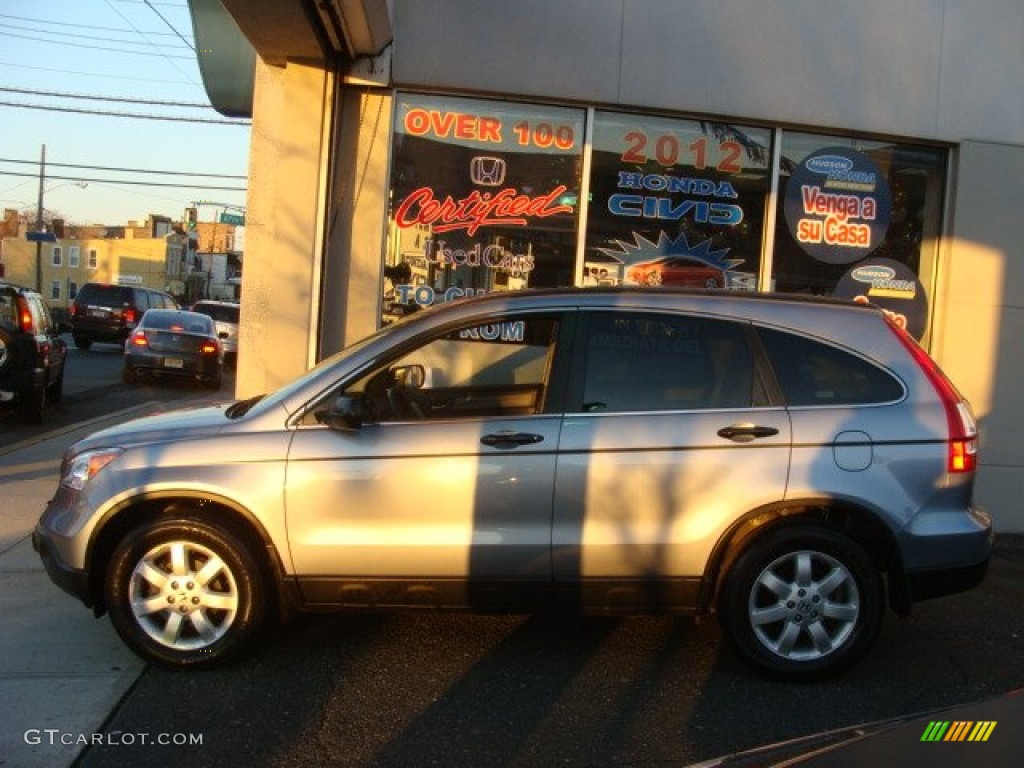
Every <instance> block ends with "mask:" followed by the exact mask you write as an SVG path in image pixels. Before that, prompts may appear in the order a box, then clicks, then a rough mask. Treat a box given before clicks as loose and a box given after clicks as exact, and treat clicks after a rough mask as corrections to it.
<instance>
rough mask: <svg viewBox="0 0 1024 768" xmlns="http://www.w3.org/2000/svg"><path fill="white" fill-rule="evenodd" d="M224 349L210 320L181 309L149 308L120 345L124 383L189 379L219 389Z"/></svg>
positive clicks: (204, 316) (196, 313)
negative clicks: (160, 378) (166, 377)
mask: <svg viewBox="0 0 1024 768" xmlns="http://www.w3.org/2000/svg"><path fill="white" fill-rule="evenodd" d="M223 366H224V350H223V348H222V346H221V343H220V340H219V339H218V338H217V328H216V326H215V325H214V324H213V320H212V319H211V318H210V317H208V316H207V315H203V314H200V313H198V312H189V311H188V310H184V309H151V310H149V311H147V312H146V314H144V315H143V316H142V320H141V321H140V322H139V324H138V326H137V327H136V328H135V331H134V332H133V333H132V335H131V336H130V337H129V338H128V341H126V342H125V345H124V380H125V381H126V382H127V383H129V384H135V383H136V382H138V381H139V380H140V379H141V378H143V377H145V376H161V377H165V376H170V377H174V378H189V379H192V380H194V381H197V382H199V383H201V384H204V385H206V386H208V387H210V388H212V389H217V388H218V387H220V383H221V376H222V373H223Z"/></svg>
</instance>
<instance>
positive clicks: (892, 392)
mask: <svg viewBox="0 0 1024 768" xmlns="http://www.w3.org/2000/svg"><path fill="white" fill-rule="evenodd" d="M758 334H759V336H760V338H761V342H762V344H763V345H764V348H765V350H766V351H767V353H768V357H769V360H770V361H771V365H772V368H773V369H774V372H775V378H776V380H777V381H778V383H779V387H780V388H781V389H782V396H783V397H784V398H785V400H786V404H787V405H790V406H809V405H824V406H830V405H869V404H875V403H891V402H893V401H895V400H900V399H902V397H903V394H904V389H903V384H902V383H901V382H900V381H899V380H898V379H897V378H896V377H895V376H893V375H892V374H891V373H889V372H888V371H885V370H883V369H882V368H880V367H878V366H877V365H875V364H873V363H871V362H869V361H867V360H865V359H864V358H862V357H858V356H857V355H854V354H852V353H850V352H847V351H845V350H842V349H839V348H837V347H833V346H831V345H829V344H825V343H822V342H820V341H817V340H814V339H808V338H805V337H803V336H798V335H796V334H793V333H786V332H783V331H776V330H771V329H766V328H759V329H758Z"/></svg>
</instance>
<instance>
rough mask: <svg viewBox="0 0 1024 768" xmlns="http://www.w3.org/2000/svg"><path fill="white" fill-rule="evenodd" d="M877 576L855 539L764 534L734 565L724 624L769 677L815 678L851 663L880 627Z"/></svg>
mask: <svg viewBox="0 0 1024 768" xmlns="http://www.w3.org/2000/svg"><path fill="white" fill-rule="evenodd" d="M882 596H883V590H882V584H881V577H880V575H879V573H878V570H877V568H876V567H875V565H874V563H873V562H872V560H871V558H870V557H869V556H868V555H867V553H865V552H864V550H863V549H862V548H861V547H860V546H859V545H858V544H857V543H856V542H854V541H853V540H851V539H849V538H848V537H846V536H843V535H842V534H840V533H837V532H835V531H833V530H830V529H827V528H823V527H819V526H810V525H800V526H793V527H789V528H783V529H780V530H778V531H776V532H773V533H768V534H765V535H763V536H762V537H761V538H760V539H758V540H757V541H756V542H754V544H753V545H752V546H750V547H749V548H748V549H747V550H746V551H745V552H744V553H743V554H742V555H741V556H740V557H739V558H738V559H737V561H736V563H735V565H734V566H733V568H732V570H731V572H730V574H729V577H728V580H727V582H726V588H725V592H724V594H723V605H722V620H723V623H724V625H725V630H726V633H727V635H728V637H729V640H730V641H731V642H732V644H733V645H734V647H735V648H736V649H737V651H738V652H739V654H740V656H741V657H743V659H744V660H745V661H747V662H748V663H750V664H752V665H753V666H754V667H755V668H757V669H759V670H761V671H762V672H766V673H768V674H770V675H774V676H781V677H787V678H790V679H804V680H811V679H820V678H824V677H829V676H832V675H835V674H838V673H840V672H842V671H844V670H846V669H847V668H849V667H850V666H851V665H852V664H854V663H855V662H856V661H857V660H858V659H860V657H861V656H863V655H864V653H866V652H867V650H868V649H869V648H870V647H871V645H872V644H873V643H874V641H875V638H876V637H877V635H878V630H879V628H880V626H881V621H882V611H883V607H884V603H883V597H882Z"/></svg>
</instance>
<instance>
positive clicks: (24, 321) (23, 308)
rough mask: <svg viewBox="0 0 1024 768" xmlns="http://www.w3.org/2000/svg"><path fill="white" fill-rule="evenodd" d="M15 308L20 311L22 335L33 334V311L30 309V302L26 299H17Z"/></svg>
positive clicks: (19, 325)
mask: <svg viewBox="0 0 1024 768" xmlns="http://www.w3.org/2000/svg"><path fill="white" fill-rule="evenodd" d="M15 306H16V307H17V309H18V330H20V331H21V332H22V333H32V311H31V310H30V309H29V308H28V302H27V301H25V300H24V299H21V298H19V299H17V300H16V301H15Z"/></svg>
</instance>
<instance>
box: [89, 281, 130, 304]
mask: <svg viewBox="0 0 1024 768" xmlns="http://www.w3.org/2000/svg"><path fill="white" fill-rule="evenodd" d="M131 297H132V294H131V289H130V288H124V287H122V286H119V285H95V284H86V285H83V286H82V288H81V290H79V292H78V296H76V297H75V299H76V301H77V302H78V303H79V304H98V305H100V306H105V307H123V306H127V305H129V304H130V303H131Z"/></svg>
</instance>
